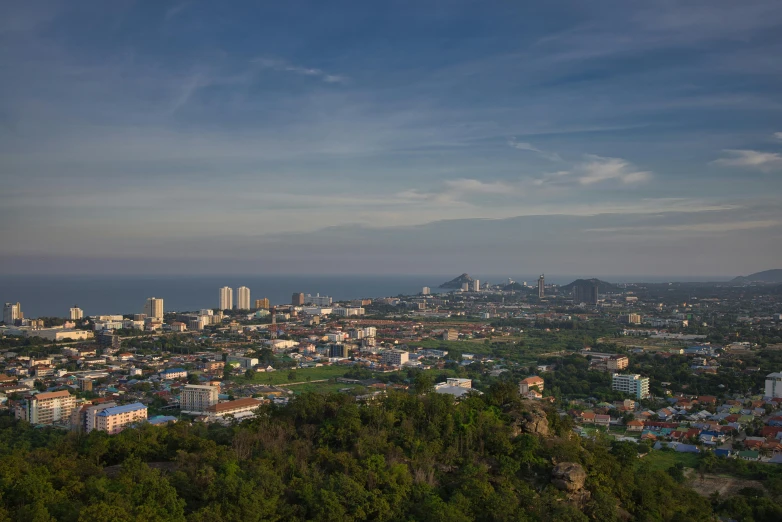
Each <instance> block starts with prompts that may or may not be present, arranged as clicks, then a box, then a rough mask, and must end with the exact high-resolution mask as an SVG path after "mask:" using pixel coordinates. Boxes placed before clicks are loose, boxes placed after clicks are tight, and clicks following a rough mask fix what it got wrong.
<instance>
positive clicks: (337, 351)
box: [329, 344, 348, 359]
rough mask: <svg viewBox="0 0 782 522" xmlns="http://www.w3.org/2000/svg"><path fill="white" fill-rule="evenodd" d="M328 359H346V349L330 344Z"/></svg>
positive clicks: (345, 347) (340, 345) (342, 345)
mask: <svg viewBox="0 0 782 522" xmlns="http://www.w3.org/2000/svg"><path fill="white" fill-rule="evenodd" d="M329 357H331V358H335V359H347V358H348V347H347V345H345V344H332V345H331V346H329Z"/></svg>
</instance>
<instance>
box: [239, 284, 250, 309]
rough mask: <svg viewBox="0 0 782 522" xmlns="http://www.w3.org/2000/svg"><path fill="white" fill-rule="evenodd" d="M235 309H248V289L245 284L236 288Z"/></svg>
mask: <svg viewBox="0 0 782 522" xmlns="http://www.w3.org/2000/svg"><path fill="white" fill-rule="evenodd" d="M236 309H237V310H249V309H250V289H249V288H247V287H246V286H240V287H239V288H237V289H236Z"/></svg>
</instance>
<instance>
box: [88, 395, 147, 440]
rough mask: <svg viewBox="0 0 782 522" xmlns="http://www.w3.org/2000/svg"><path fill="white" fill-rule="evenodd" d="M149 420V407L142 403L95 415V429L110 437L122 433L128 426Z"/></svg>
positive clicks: (125, 405) (114, 407) (115, 407)
mask: <svg viewBox="0 0 782 522" xmlns="http://www.w3.org/2000/svg"><path fill="white" fill-rule="evenodd" d="M145 420H147V407H146V406H144V405H143V404H141V403H140V402H134V403H133V404H123V405H122V406H113V407H111V408H106V409H104V410H101V411H99V412H98V413H96V414H95V429H96V430H100V431H105V432H106V433H108V434H109V435H114V434H116V433H119V432H121V431H122V430H124V429H125V428H127V427H128V426H131V425H133V424H136V423H138V422H143V421H145Z"/></svg>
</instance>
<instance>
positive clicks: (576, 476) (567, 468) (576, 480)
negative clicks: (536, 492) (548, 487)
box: [551, 462, 587, 493]
mask: <svg viewBox="0 0 782 522" xmlns="http://www.w3.org/2000/svg"><path fill="white" fill-rule="evenodd" d="M586 476H587V475H586V471H584V468H583V467H582V466H581V464H576V463H575V462H562V463H560V464H557V465H556V466H554V470H553V471H552V472H551V483H552V484H554V486H556V487H557V489H560V490H562V491H566V492H567V493H577V492H579V491H581V490H582V489H584V483H585V482H586Z"/></svg>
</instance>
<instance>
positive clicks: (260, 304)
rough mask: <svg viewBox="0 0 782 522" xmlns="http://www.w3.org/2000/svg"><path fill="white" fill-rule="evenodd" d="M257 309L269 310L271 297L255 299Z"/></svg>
mask: <svg viewBox="0 0 782 522" xmlns="http://www.w3.org/2000/svg"><path fill="white" fill-rule="evenodd" d="M255 309H256V310H268V309H269V299H268V298H266V297H264V298H263V299H256V300H255Z"/></svg>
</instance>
